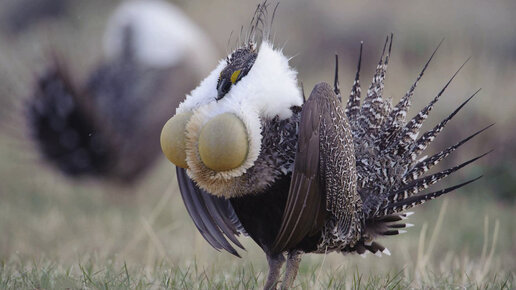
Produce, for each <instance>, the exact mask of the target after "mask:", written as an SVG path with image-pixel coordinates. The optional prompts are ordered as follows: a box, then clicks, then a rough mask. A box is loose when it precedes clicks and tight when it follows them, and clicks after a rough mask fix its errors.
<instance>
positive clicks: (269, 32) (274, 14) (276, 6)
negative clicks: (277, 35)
mask: <svg viewBox="0 0 516 290" xmlns="http://www.w3.org/2000/svg"><path fill="white" fill-rule="evenodd" d="M278 6H279V2H278V3H276V5H275V6H274V10H273V11H272V17H271V22H270V24H269V29H268V30H267V40H268V41H269V42H272V40H271V30H272V25H273V24H274V18H275V17H276V10H278Z"/></svg>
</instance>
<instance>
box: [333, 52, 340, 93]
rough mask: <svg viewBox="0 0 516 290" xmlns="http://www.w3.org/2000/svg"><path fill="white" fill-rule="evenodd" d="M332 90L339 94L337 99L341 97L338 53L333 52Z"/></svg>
mask: <svg viewBox="0 0 516 290" xmlns="http://www.w3.org/2000/svg"><path fill="white" fill-rule="evenodd" d="M333 90H334V91H335V94H336V95H337V96H339V100H340V99H341V96H340V88H339V55H338V54H335V80H334V81H333Z"/></svg>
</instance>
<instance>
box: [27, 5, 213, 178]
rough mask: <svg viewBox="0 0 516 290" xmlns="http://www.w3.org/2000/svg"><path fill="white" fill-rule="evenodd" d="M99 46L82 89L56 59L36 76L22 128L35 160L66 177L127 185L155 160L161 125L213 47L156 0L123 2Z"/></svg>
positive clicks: (199, 73)
mask: <svg viewBox="0 0 516 290" xmlns="http://www.w3.org/2000/svg"><path fill="white" fill-rule="evenodd" d="M103 47H104V59H103V60H102V61H101V63H100V65H99V66H98V67H97V68H96V69H94V70H93V71H92V72H91V74H90V76H89V78H88V80H87V81H86V82H85V83H84V84H83V85H76V84H75V83H74V82H72V76H70V74H69V73H68V71H67V69H66V68H65V65H64V62H63V61H62V60H61V61H59V60H56V61H55V62H54V63H53V64H52V65H51V66H50V68H48V69H47V71H46V72H45V73H44V74H42V75H41V76H40V77H39V79H38V80H37V84H36V88H35V91H34V93H33V96H32V98H31V99H30V100H29V104H28V119H29V127H30V128H31V131H32V136H33V137H34V139H35V141H36V144H37V145H38V148H39V149H40V151H41V152H42V155H43V156H44V157H45V158H46V159H47V160H48V161H49V162H50V163H51V164H53V165H55V166H56V167H58V168H59V169H60V171H62V172H64V173H66V174H67V175H69V176H73V177H83V176H89V177H95V178H101V179H102V180H110V181H115V182H117V183H120V184H130V183H131V182H132V181H135V180H137V179H138V177H140V176H141V175H142V173H143V172H145V170H146V169H148V168H149V167H150V165H151V164H152V163H153V162H154V161H155V160H156V159H157V157H158V156H159V153H160V145H159V142H158V137H159V134H160V132H161V127H162V125H163V122H165V121H166V120H167V119H168V118H169V117H170V114H171V113H173V110H174V108H175V107H176V106H177V105H178V104H179V102H180V101H181V100H182V99H183V97H184V95H185V94H186V93H187V92H188V91H190V90H191V89H192V88H194V87H195V84H196V83H197V82H198V81H199V80H200V79H201V76H202V74H204V73H206V72H208V71H209V70H208V69H205V67H206V65H207V64H209V63H212V62H213V63H215V57H214V56H213V53H214V52H213V51H214V49H212V46H211V43H210V42H209V40H208V39H207V37H206V36H205V35H204V34H203V33H202V32H201V30H200V29H199V28H198V27H197V26H196V25H195V24H194V23H192V22H191V21H190V20H189V19H188V18H187V17H186V16H185V15H184V14H183V12H181V11H180V10H179V9H177V8H175V7H174V6H172V5H171V4H168V3H167V2H164V1H155V0H154V1H128V2H124V3H123V4H122V5H121V6H120V7H119V8H118V9H117V10H116V11H115V13H114V14H113V16H112V17H111V18H110V20H109V21H108V25H107V28H106V31H105V35H104V41H103Z"/></svg>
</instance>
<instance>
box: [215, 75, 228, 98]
mask: <svg viewBox="0 0 516 290" xmlns="http://www.w3.org/2000/svg"><path fill="white" fill-rule="evenodd" d="M230 87H231V83H230V82H228V80H226V79H221V80H220V83H219V84H218V86H217V101H218V100H220V99H222V97H224V96H225V95H226V94H227V92H228V91H229V88H230Z"/></svg>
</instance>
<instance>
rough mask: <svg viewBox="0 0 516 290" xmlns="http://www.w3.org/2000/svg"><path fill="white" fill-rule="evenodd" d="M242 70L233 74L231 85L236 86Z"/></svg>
mask: <svg viewBox="0 0 516 290" xmlns="http://www.w3.org/2000/svg"><path fill="white" fill-rule="evenodd" d="M240 72H241V70H236V71H234V72H233V74H231V83H232V84H235V83H236V82H237V81H238V80H239V78H238V77H239V76H240Z"/></svg>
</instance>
